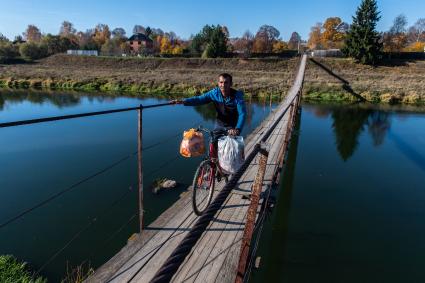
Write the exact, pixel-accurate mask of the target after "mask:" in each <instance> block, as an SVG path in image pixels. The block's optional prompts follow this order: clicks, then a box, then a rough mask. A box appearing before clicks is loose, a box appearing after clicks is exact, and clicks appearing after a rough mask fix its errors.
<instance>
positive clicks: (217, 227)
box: [86, 56, 306, 283]
mask: <svg viewBox="0 0 425 283" xmlns="http://www.w3.org/2000/svg"><path fill="white" fill-rule="evenodd" d="M305 62H306V57H305V56H303V57H302V60H301V64H300V68H299V72H298V74H297V78H296V80H295V83H294V85H293V87H292V89H291V90H290V91H289V93H288V95H287V96H286V98H285V100H284V101H283V102H282V103H281V104H280V105H279V107H278V108H277V109H276V110H275V111H274V112H273V113H271V114H270V115H269V117H268V118H267V119H266V120H264V121H263V123H262V124H261V125H260V126H259V127H257V129H256V130H255V131H254V132H253V133H252V134H251V135H250V136H249V137H248V138H247V139H246V146H245V154H246V155H248V154H249V153H250V151H251V150H252V149H253V147H254V146H255V144H256V143H257V142H258V141H259V140H260V139H261V137H262V135H263V133H264V132H265V131H267V129H268V128H269V127H270V126H271V125H272V124H273V122H274V121H275V120H276V118H277V117H279V116H280V114H281V113H282V112H283V111H284V110H285V108H286V107H287V106H288V105H289V104H290V102H291V101H292V99H293V98H294V97H295V96H296V95H297V93H298V92H299V90H300V89H301V87H302V82H303V77H304V70H305ZM290 113H291V111H288V112H287V114H285V116H284V118H283V119H282V120H281V121H280V122H279V124H278V125H277V127H276V128H275V130H274V131H273V133H272V135H271V136H270V137H269V138H268V140H267V143H268V144H269V146H270V151H269V157H268V161H267V167H266V172H265V176H264V182H263V191H264V190H265V189H266V188H267V187H268V186H271V185H272V183H273V181H274V180H275V177H276V175H277V174H278V173H279V171H280V170H279V169H280V166H281V162H282V160H283V156H284V152H283V150H284V146H283V145H284V141H285V139H286V136H287V128H288V126H287V125H288V121H290V119H292V117H290ZM257 171H258V163H257V159H255V160H254V161H253V162H252V164H251V165H250V166H249V168H248V169H247V170H246V171H245V173H244V174H243V176H242V177H241V179H240V180H239V182H238V185H237V186H236V187H235V189H234V190H233V191H232V193H231V194H230V195H229V197H228V198H227V199H226V202H225V204H224V205H223V206H222V208H221V209H220V210H219V211H218V212H217V214H216V215H215V218H214V220H213V221H212V222H211V223H210V224H209V225H208V228H207V229H206V231H205V232H204V233H203V235H202V237H201V238H200V239H199V241H198V242H197V243H196V245H195V246H194V247H193V248H192V250H191V252H190V254H189V255H188V256H187V257H186V259H185V261H184V263H183V264H182V265H181V266H180V268H179V269H178V271H177V273H176V274H175V275H174V277H173V279H172V281H173V282H202V283H204V282H234V281H235V278H236V273H237V268H238V263H239V256H240V250H241V239H242V235H243V231H244V227H245V222H246V214H247V210H248V206H249V199H248V198H246V197H245V196H246V195H248V194H249V193H250V192H251V188H252V185H253V182H254V178H255V175H256V173H257ZM223 186H224V182H223V181H222V182H221V183H218V184H216V193H217V191H219V190H220V189H221V188H222V187H223ZM196 219H197V216H196V215H195V214H194V213H193V210H192V206H191V194H190V192H185V193H184V194H182V196H181V198H180V199H179V200H178V201H177V202H176V203H175V204H174V205H173V206H172V207H170V208H169V209H168V210H167V211H165V212H164V213H163V214H162V215H161V216H160V217H159V218H158V219H157V220H156V221H154V222H153V223H152V224H150V225H149V226H148V227H146V228H145V230H144V231H143V233H142V235H139V236H138V237H137V238H136V239H133V240H131V241H130V242H129V243H128V244H127V246H125V247H124V248H123V249H122V250H121V251H120V252H119V253H118V254H116V255H115V256H114V257H113V258H111V259H110V260H109V261H108V262H107V263H105V264H104V265H103V266H101V267H100V268H99V269H98V270H97V271H96V272H95V274H94V275H92V276H91V277H90V278H88V279H87V280H86V282H149V281H150V280H151V279H152V278H153V276H154V275H155V273H156V272H157V271H158V269H159V268H160V267H161V266H162V264H163V263H164V262H165V261H166V259H167V258H168V256H169V255H170V254H171V253H172V251H173V250H174V249H175V248H176V247H177V246H178V244H179V243H180V241H181V240H182V239H183V238H184V236H185V235H186V234H187V233H188V231H189V230H190V228H191V227H192V226H193V225H194V223H195V222H196Z"/></svg>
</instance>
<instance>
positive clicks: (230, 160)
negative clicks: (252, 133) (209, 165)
mask: <svg viewBox="0 0 425 283" xmlns="http://www.w3.org/2000/svg"><path fill="white" fill-rule="evenodd" d="M244 150H245V144H244V142H243V137H241V136H236V137H230V136H224V137H221V138H219V139H218V162H219V164H220V167H221V169H223V171H224V172H225V173H227V174H235V173H236V171H238V169H239V168H240V167H241V165H242V164H243V162H244V160H245V153H244Z"/></svg>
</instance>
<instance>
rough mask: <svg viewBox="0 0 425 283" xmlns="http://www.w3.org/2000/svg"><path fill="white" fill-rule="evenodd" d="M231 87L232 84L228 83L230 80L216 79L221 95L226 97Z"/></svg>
mask: <svg viewBox="0 0 425 283" xmlns="http://www.w3.org/2000/svg"><path fill="white" fill-rule="evenodd" d="M231 86H232V83H231V82H230V79H228V78H223V77H222V76H220V77H219V78H218V87H219V88H220V90H221V93H222V94H223V95H228V94H229V93H230V87H231Z"/></svg>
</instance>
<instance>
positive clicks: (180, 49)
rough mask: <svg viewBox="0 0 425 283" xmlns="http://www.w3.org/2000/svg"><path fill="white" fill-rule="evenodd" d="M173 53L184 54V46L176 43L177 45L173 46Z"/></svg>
mask: <svg viewBox="0 0 425 283" xmlns="http://www.w3.org/2000/svg"><path fill="white" fill-rule="evenodd" d="M171 53H172V54H175V55H176V54H183V47H181V46H180V45H176V46H174V47H173V49H172V51H171Z"/></svg>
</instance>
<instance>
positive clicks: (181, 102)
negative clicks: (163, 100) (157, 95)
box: [170, 99, 183, 104]
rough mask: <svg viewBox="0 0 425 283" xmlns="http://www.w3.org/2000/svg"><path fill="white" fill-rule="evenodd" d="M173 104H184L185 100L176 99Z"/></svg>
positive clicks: (172, 101)
mask: <svg viewBox="0 0 425 283" xmlns="http://www.w3.org/2000/svg"><path fill="white" fill-rule="evenodd" d="M170 103H171V104H183V100H181V99H174V100H171V101H170Z"/></svg>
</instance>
